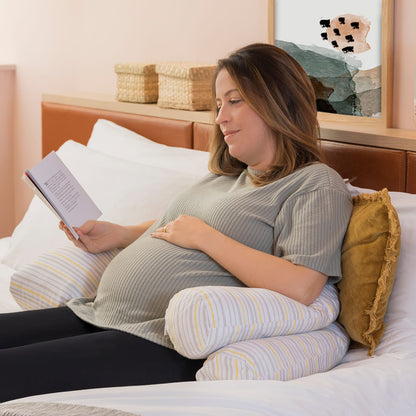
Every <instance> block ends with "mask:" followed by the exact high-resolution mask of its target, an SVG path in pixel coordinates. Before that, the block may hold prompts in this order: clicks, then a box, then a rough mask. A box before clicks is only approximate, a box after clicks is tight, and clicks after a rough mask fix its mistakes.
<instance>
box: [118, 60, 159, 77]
mask: <svg viewBox="0 0 416 416" xmlns="http://www.w3.org/2000/svg"><path fill="white" fill-rule="evenodd" d="M155 69H156V64H149V63H143V62H129V63H124V64H116V65H114V71H115V72H116V73H117V74H138V75H142V74H143V75H145V74H149V75H150V74H155V73H156V72H155Z"/></svg>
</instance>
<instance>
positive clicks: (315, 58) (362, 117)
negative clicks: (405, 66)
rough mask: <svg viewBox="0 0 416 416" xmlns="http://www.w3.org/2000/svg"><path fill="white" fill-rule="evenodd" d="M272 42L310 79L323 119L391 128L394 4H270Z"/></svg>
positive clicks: (369, 0)
mask: <svg viewBox="0 0 416 416" xmlns="http://www.w3.org/2000/svg"><path fill="white" fill-rule="evenodd" d="M268 10H269V16H268V22H269V42H270V43H273V44H275V45H276V46H278V47H280V48H282V49H284V50H285V51H286V52H288V53H289V54H290V55H291V56H293V57H294V58H295V59H296V60H297V61H298V62H299V63H300V64H301V65H302V67H303V68H304V69H305V71H306V73H307V74H308V75H309V77H310V79H311V81H312V85H313V86H314V89H315V93H316V102H317V106H318V111H319V119H320V121H344V122H348V123H354V124H362V123H364V124H368V125H373V126H380V127H390V124H391V100H392V65H393V62H392V61H393V18H394V16H393V15H394V0H349V1H348V2H346V1H342V0H319V1H313V2H311V1H310V0H269V5H268Z"/></svg>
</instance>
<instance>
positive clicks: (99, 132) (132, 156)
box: [87, 119, 209, 175]
mask: <svg viewBox="0 0 416 416" xmlns="http://www.w3.org/2000/svg"><path fill="white" fill-rule="evenodd" d="M87 147H88V148H90V149H94V150H97V151H100V152H103V153H106V154H108V155H111V156H114V157H118V158H121V159H124V160H129V161H132V162H142V163H146V164H149V165H152V166H157V167H162V168H169V169H172V170H174V171H179V172H183V173H193V174H196V175H203V174H205V173H208V159H209V153H208V152H202V151H200V150H193V149H185V148H182V147H172V146H166V145H163V144H160V143H156V142H154V141H152V140H149V139H147V138H145V137H143V136H141V135H140V134H137V133H134V132H133V131H131V130H128V129H126V128H124V127H121V126H119V125H118V124H115V123H113V122H112V121H108V120H103V119H99V120H98V121H97V122H96V123H95V125H94V128H93V131H92V133H91V137H90V139H89V141H88V144H87Z"/></svg>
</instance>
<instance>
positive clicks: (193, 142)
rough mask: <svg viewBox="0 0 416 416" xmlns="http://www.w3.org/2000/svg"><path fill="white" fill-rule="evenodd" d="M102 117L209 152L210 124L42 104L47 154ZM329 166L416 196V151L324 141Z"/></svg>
mask: <svg viewBox="0 0 416 416" xmlns="http://www.w3.org/2000/svg"><path fill="white" fill-rule="evenodd" d="M99 118H104V119H107V120H111V121H113V122H115V123H117V124H119V125H121V126H123V127H126V128H128V129H130V130H132V131H134V132H136V133H139V134H141V135H143V136H145V137H147V138H149V139H152V140H155V141H156V142H159V143H163V144H167V145H170V146H180V147H186V148H193V149H198V150H207V147H208V140H209V134H210V130H211V126H210V125H209V124H206V123H200V122H195V121H186V120H176V119H169V118H164V117H153V116H147V115H140V114H133V113H127V112H119V111H109V110H103V109H96V108H88V107H82V106H76V105H67V104H57V103H51V102H47V101H44V102H42V154H43V156H45V155H46V154H48V153H49V152H50V151H51V150H56V149H57V148H59V146H60V145H61V144H63V143H64V142H65V141H66V140H68V139H72V140H75V141H78V142H80V143H83V144H86V143H87V141H88V138H89V137H90V135H91V131H92V128H93V126H94V123H95V122H96V121H97V119H99ZM321 147H322V151H323V154H324V157H325V159H326V162H327V163H328V164H329V165H330V166H332V167H333V168H334V169H336V170H337V171H338V172H339V173H340V174H341V176H342V177H344V178H349V179H350V181H351V183H352V184H353V185H356V186H360V187H364V188H371V189H381V188H387V189H388V190H389V191H401V192H409V193H416V152H413V151H408V150H401V149H390V148H382V147H376V146H363V145H359V144H351V143H343V142H339V141H336V142H335V141H330V140H321Z"/></svg>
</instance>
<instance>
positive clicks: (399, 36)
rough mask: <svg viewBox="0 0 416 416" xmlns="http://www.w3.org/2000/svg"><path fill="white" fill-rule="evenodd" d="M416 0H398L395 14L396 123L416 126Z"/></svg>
mask: <svg viewBox="0 0 416 416" xmlns="http://www.w3.org/2000/svg"><path fill="white" fill-rule="evenodd" d="M415 71H416V0H396V2H395V18H394V84H393V127H396V128H402V129H408V130H416V122H415V115H414V109H413V102H414V99H415Z"/></svg>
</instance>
